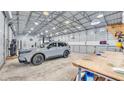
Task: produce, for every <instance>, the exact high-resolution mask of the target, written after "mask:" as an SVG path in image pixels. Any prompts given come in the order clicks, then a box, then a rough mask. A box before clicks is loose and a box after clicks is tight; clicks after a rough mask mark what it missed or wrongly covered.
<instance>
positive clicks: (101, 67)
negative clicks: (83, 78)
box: [72, 52, 124, 80]
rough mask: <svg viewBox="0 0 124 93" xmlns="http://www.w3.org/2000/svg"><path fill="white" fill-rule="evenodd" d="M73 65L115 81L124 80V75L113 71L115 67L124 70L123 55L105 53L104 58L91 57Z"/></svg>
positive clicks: (86, 57)
mask: <svg viewBox="0 0 124 93" xmlns="http://www.w3.org/2000/svg"><path fill="white" fill-rule="evenodd" d="M72 64H73V65H74V66H77V67H78V66H79V67H83V68H85V69H88V70H90V71H93V72H96V73H99V74H101V75H105V76H107V77H109V78H112V79H115V80H124V74H120V73H117V72H115V71H113V67H123V68H124V55H123V54H122V53H117V52H105V53H104V54H103V56H95V55H89V56H85V57H84V58H83V59H81V60H77V61H74V62H72Z"/></svg>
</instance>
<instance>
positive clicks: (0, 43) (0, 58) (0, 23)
mask: <svg viewBox="0 0 124 93" xmlns="http://www.w3.org/2000/svg"><path fill="white" fill-rule="evenodd" d="M3 63H4V15H3V14H2V12H0V66H1V65H2V64H3Z"/></svg>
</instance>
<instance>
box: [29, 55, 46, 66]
mask: <svg viewBox="0 0 124 93" xmlns="http://www.w3.org/2000/svg"><path fill="white" fill-rule="evenodd" d="M43 61H44V56H43V55H42V54H36V55H34V56H33V58H32V60H31V63H32V64H33V65H40V64H42V63H43Z"/></svg>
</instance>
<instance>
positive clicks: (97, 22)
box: [91, 19, 101, 25]
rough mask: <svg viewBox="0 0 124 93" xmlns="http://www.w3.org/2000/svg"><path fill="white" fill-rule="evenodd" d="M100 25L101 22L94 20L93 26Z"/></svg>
mask: <svg viewBox="0 0 124 93" xmlns="http://www.w3.org/2000/svg"><path fill="white" fill-rule="evenodd" d="M100 23H101V21H100V20H98V19H94V20H93V21H92V22H91V25H98V24H100Z"/></svg>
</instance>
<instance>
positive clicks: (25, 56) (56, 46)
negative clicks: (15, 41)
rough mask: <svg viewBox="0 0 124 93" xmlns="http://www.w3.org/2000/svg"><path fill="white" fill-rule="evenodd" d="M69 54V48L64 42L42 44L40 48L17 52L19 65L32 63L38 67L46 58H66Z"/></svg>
mask: <svg viewBox="0 0 124 93" xmlns="http://www.w3.org/2000/svg"><path fill="white" fill-rule="evenodd" d="M69 54H70V46H69V45H68V44H67V43H64V42H50V43H44V44H42V45H41V46H40V48H33V49H21V50H19V57H18V59H19V62H20V63H32V64H33V65H39V64H41V63H42V62H43V61H44V60H46V59H48V58H53V57H58V56H63V57H64V58H66V57H68V55H69Z"/></svg>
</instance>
